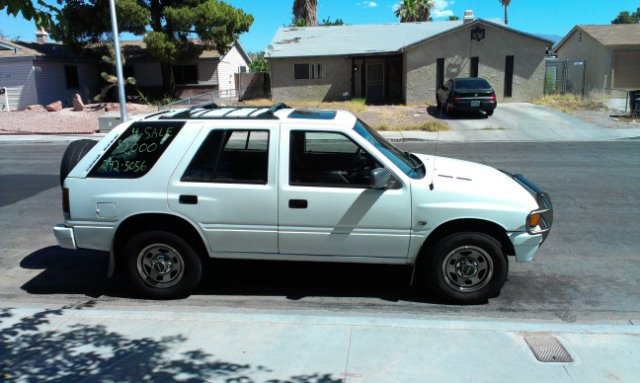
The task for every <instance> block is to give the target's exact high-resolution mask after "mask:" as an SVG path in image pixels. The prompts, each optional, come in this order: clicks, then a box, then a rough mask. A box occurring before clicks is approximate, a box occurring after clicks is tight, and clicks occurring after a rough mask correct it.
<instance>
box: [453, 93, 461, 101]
mask: <svg viewBox="0 0 640 383" xmlns="http://www.w3.org/2000/svg"><path fill="white" fill-rule="evenodd" d="M461 99H462V97H460V96H458V95H457V94H454V95H453V98H452V100H453V101H460V100H461Z"/></svg>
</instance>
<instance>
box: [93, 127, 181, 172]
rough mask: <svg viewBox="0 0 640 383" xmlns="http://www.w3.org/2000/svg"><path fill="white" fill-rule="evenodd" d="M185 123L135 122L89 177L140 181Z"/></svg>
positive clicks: (113, 145) (112, 146)
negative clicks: (135, 179) (136, 179)
mask: <svg viewBox="0 0 640 383" xmlns="http://www.w3.org/2000/svg"><path fill="white" fill-rule="evenodd" d="M182 126H184V122H178V121H176V122H165V121H148V122H134V123H133V124H131V126H129V128H127V130H125V132H124V133H122V135H121V136H120V137H119V138H118V140H117V141H116V142H114V143H113V144H112V145H111V147H110V148H109V150H107V152H106V153H105V154H104V155H103V156H102V158H101V159H100V161H98V163H97V164H96V166H95V167H94V168H93V169H92V170H91V172H90V173H89V177H100V178H140V177H142V176H143V175H145V174H147V173H148V172H149V170H151V168H152V167H153V165H155V163H156V162H157V161H158V159H160V157H161V156H162V153H164V151H165V150H166V149H167V147H169V145H170V144H171V142H172V141H173V139H174V138H175V137H176V135H177V134H178V132H180V129H182Z"/></svg>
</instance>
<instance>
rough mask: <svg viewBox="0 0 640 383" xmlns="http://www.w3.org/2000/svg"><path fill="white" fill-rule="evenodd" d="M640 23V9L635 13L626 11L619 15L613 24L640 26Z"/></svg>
mask: <svg viewBox="0 0 640 383" xmlns="http://www.w3.org/2000/svg"><path fill="white" fill-rule="evenodd" d="M638 23H640V7H639V8H638V9H637V10H636V11H635V12H633V13H631V14H629V12H627V11H624V12H620V13H619V14H618V17H616V18H615V19H613V21H611V24H638Z"/></svg>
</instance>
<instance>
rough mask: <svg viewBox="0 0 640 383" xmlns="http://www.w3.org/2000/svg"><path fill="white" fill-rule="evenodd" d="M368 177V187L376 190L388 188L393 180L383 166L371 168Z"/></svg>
mask: <svg viewBox="0 0 640 383" xmlns="http://www.w3.org/2000/svg"><path fill="white" fill-rule="evenodd" d="M369 179H370V180H371V183H370V184H369V187H370V188H371V189H377V190H381V189H388V188H389V186H391V181H392V180H393V178H392V177H391V174H389V172H388V171H387V170H386V169H385V168H376V169H371V172H370V173H369Z"/></svg>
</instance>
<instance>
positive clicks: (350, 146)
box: [289, 131, 382, 188]
mask: <svg viewBox="0 0 640 383" xmlns="http://www.w3.org/2000/svg"><path fill="white" fill-rule="evenodd" d="M381 167H382V165H380V164H379V163H378V162H377V161H376V160H375V159H374V158H373V157H372V156H371V155H370V154H369V153H368V152H366V151H365V150H364V149H362V148H361V147H360V146H358V145H357V144H356V143H354V142H353V141H351V140H350V139H349V138H348V137H347V136H345V135H343V134H341V133H325V132H305V131H293V132H291V141H290V155H289V183H290V184H291V185H301V186H328V187H353V188H366V187H369V185H370V184H371V180H370V172H371V170H372V169H375V168H381Z"/></svg>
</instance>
